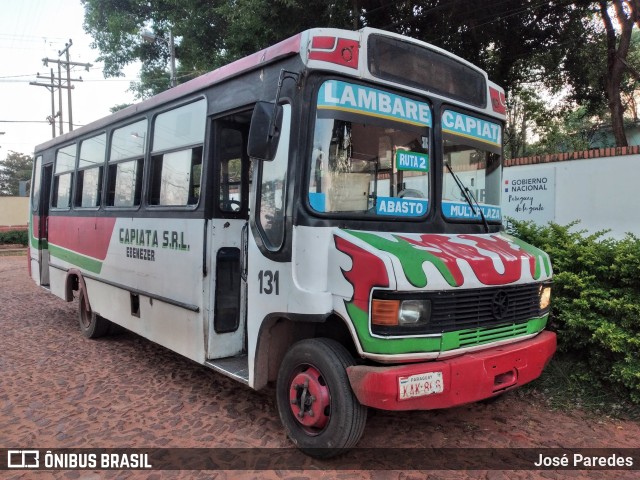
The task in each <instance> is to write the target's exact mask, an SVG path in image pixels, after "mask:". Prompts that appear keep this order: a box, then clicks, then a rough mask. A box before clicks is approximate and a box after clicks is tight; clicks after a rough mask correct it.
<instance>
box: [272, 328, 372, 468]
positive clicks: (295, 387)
mask: <svg viewBox="0 0 640 480" xmlns="http://www.w3.org/2000/svg"><path fill="white" fill-rule="evenodd" d="M351 365H355V362H354V360H353V357H352V356H351V355H350V354H349V352H348V351H347V350H346V349H345V348H344V347H343V346H342V345H341V344H339V343H338V342H336V341H334V340H330V339H326V338H317V339H309V340H302V341H300V342H298V343H296V344H295V345H293V347H291V349H290V350H289V351H288V352H287V354H286V355H285V357H284V359H283V361H282V364H281V365H280V370H279V372H278V382H277V387H276V395H277V401H278V413H279V414H280V419H281V420H282V424H283V425H284V427H285V430H286V431H287V435H289V438H290V439H291V440H292V441H293V443H295V444H296V446H297V447H298V448H300V449H301V450H302V451H303V452H305V453H306V454H308V455H310V456H313V457H316V458H329V457H333V456H336V455H338V454H340V453H342V452H344V451H345V449H348V448H351V447H354V446H355V445H356V443H358V440H360V437H361V436H362V432H363V431H364V426H365V422H366V420H367V407H365V406H363V405H361V404H360V402H358V400H357V398H356V397H355V395H354V394H353V392H352V391H351V387H350V386H349V378H348V377H347V367H349V366H351Z"/></svg>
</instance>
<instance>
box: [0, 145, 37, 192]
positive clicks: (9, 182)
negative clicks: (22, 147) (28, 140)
mask: <svg viewBox="0 0 640 480" xmlns="http://www.w3.org/2000/svg"><path fill="white" fill-rule="evenodd" d="M32 166H33V158H32V157H31V156H29V155H23V154H22V153H18V152H9V154H8V155H7V158H6V159H5V160H4V161H0V195H10V196H18V194H19V184H20V182H21V181H27V180H30V179H31V169H32Z"/></svg>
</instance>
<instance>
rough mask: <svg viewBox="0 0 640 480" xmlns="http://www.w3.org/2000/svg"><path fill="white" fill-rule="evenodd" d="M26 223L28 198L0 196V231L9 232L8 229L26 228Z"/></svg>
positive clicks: (27, 218)
mask: <svg viewBox="0 0 640 480" xmlns="http://www.w3.org/2000/svg"><path fill="white" fill-rule="evenodd" d="M28 221H29V198H28V197H1V196H0V230H9V229H10V228H9V227H17V228H26V226H27V222H28Z"/></svg>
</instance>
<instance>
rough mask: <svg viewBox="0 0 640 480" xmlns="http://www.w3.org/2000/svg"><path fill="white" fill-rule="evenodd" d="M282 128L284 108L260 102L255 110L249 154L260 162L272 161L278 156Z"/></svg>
mask: <svg viewBox="0 0 640 480" xmlns="http://www.w3.org/2000/svg"><path fill="white" fill-rule="evenodd" d="M281 128H282V106H280V105H277V106H276V104H275V103H271V102H258V103H256V106H255V107H254V108H253V115H252V116H251V127H250V128H249V142H248V145H247V153H248V154H249V157H251V158H256V159H258V160H265V161H271V160H273V159H274V157H275V156H276V150H277V149H278V140H279V139H280V129H281Z"/></svg>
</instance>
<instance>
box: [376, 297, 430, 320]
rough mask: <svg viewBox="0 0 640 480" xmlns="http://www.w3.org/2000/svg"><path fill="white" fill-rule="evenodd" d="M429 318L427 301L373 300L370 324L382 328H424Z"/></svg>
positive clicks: (428, 303)
mask: <svg viewBox="0 0 640 480" xmlns="http://www.w3.org/2000/svg"><path fill="white" fill-rule="evenodd" d="M430 317H431V302H430V301H429V300H379V299H375V298H374V299H373V303H372V306H371V323H372V324H373V325H379V326H383V327H413V326H416V327H417V326H424V325H426V324H427V323H428V322H429V318H430Z"/></svg>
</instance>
